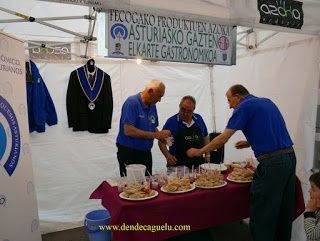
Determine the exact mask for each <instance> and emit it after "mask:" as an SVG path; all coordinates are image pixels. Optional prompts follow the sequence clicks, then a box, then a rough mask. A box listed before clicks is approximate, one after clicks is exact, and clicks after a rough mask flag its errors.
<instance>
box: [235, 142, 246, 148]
mask: <svg viewBox="0 0 320 241" xmlns="http://www.w3.org/2000/svg"><path fill="white" fill-rule="evenodd" d="M234 146H235V148H237V149H243V148H248V147H250V144H249V142H247V141H238V142H236V144H235V145H234Z"/></svg>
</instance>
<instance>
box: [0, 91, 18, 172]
mask: <svg viewBox="0 0 320 241" xmlns="http://www.w3.org/2000/svg"><path fill="white" fill-rule="evenodd" d="M0 114H2V115H3V116H4V119H5V121H6V122H7V123H1V122H0V157H1V159H0V161H2V160H3V159H4V158H3V157H4V154H5V152H6V149H7V148H10V151H8V153H9V156H8V158H7V160H6V162H5V164H4V165H3V167H4V169H5V170H6V172H7V173H8V174H9V176H11V175H12V174H13V172H14V170H15V169H16V167H17V165H18V162H19V157H20V148H21V140H20V131H19V125H18V120H17V117H16V115H15V113H14V111H13V109H12V107H11V105H10V104H9V103H8V101H6V100H5V99H4V98H3V97H2V96H0ZM6 124H7V126H9V128H8V131H10V133H6V131H5V128H4V125H6ZM10 139H11V141H10ZM10 142H11V147H10V146H9V145H10V144H9V143H10ZM2 146H4V147H2Z"/></svg>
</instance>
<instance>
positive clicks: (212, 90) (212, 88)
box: [209, 64, 217, 132]
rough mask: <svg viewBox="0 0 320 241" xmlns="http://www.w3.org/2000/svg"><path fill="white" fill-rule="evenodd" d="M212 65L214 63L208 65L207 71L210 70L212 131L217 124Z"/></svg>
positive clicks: (215, 128)
mask: <svg viewBox="0 0 320 241" xmlns="http://www.w3.org/2000/svg"><path fill="white" fill-rule="evenodd" d="M213 67H214V65H212V64H210V65H209V72H210V92H211V103H212V115H213V121H212V125H213V126H212V130H213V131H214V132H217V126H216V114H215V111H216V110H215V109H216V108H215V105H214V86H213Z"/></svg>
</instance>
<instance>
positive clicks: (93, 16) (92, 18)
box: [0, 6, 100, 59]
mask: <svg viewBox="0 0 320 241" xmlns="http://www.w3.org/2000/svg"><path fill="white" fill-rule="evenodd" d="M0 11H3V12H6V13H9V14H12V15H15V16H17V17H20V19H4V20H1V19H0V23H17V22H30V23H38V24H41V25H44V26H47V27H49V28H53V29H56V30H59V31H62V32H65V33H68V34H71V35H74V36H76V37H79V38H80V42H81V43H85V44H86V48H85V53H84V55H78V54H75V53H70V54H72V55H75V56H78V57H80V58H86V59H87V58H89V56H88V46H89V42H90V41H96V40H97V38H96V37H94V36H93V33H94V28H95V25H96V21H97V13H98V12H100V10H96V9H95V8H93V7H89V15H83V16H65V17H50V18H35V17H32V16H27V15H25V14H23V13H19V12H15V11H12V10H10V9H7V8H4V7H1V6H0ZM73 19H87V20H89V27H88V33H87V35H83V34H80V33H77V32H74V31H71V30H68V29H66V28H62V27H60V26H57V25H54V24H51V23H48V22H46V21H56V20H73ZM28 42H29V43H32V44H34V45H36V46H35V47H37V46H40V47H42V48H50V49H55V48H54V46H57V45H60V44H50V45H48V44H44V43H35V42H32V41H28ZM31 48H32V47H31Z"/></svg>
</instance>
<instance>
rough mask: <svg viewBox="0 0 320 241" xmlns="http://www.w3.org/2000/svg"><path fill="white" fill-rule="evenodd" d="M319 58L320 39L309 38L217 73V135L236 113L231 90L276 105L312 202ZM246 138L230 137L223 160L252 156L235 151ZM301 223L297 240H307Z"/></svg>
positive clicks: (220, 68) (247, 58) (295, 234)
mask: <svg viewBox="0 0 320 241" xmlns="http://www.w3.org/2000/svg"><path fill="white" fill-rule="evenodd" d="M319 56H320V41H319V38H310V39H308V40H303V41H298V42H294V43H290V44H287V45H283V46H279V47H278V48H272V49H268V50H261V51H260V50H257V51H255V52H252V53H251V54H246V55H242V56H240V57H238V58H237V65H236V66H233V67H229V68H228V67H225V66H216V67H215V68H214V69H213V75H214V90H215V92H214V93H215V96H214V97H215V98H214V108H215V118H216V125H217V130H219V131H222V130H224V128H225V126H226V123H227V121H228V118H229V117H230V115H231V113H232V111H231V110H228V104H227V101H226V97H225V96H224V95H225V93H226V91H227V90H228V88H229V87H230V86H231V85H233V84H236V83H240V84H243V85H244V86H246V87H247V88H248V90H249V91H250V92H251V93H252V94H254V95H256V96H263V97H267V98H270V99H272V100H273V101H274V102H275V103H276V104H277V105H278V107H279V109H280V111H281V112H282V114H283V116H284V119H285V121H286V124H287V127H288V129H289V133H290V135H291V137H292V139H293V142H294V148H295V151H296V155H297V175H298V176H299V178H300V180H301V181H302V185H303V189H304V195H305V199H306V198H308V193H307V190H308V188H309V183H308V177H309V175H310V169H311V168H312V164H313V153H314V140H315V120H316V112H317V103H318V102H317V98H318V83H319V62H320V57H319ZM226 69H227V71H226ZM242 138H244V136H243V134H242V133H241V132H237V133H236V134H235V135H234V136H233V137H231V139H230V140H229V142H228V144H227V145H226V149H225V160H239V159H240V160H243V159H245V158H246V157H248V156H253V152H252V151H251V149H244V150H236V149H235V148H234V143H235V142H236V141H238V140H240V139H242ZM262 208H263V207H262ZM302 220H303V219H302V217H300V218H299V219H298V220H297V221H295V223H294V228H293V240H296V241H301V240H305V236H304V230H303V226H302Z"/></svg>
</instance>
